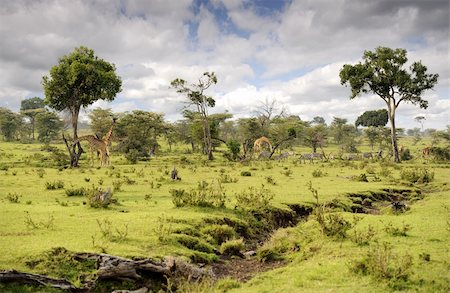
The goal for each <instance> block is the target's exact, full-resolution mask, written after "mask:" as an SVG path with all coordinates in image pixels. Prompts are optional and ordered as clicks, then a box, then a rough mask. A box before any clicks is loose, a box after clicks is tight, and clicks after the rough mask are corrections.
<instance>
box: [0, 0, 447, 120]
mask: <svg viewBox="0 0 450 293" xmlns="http://www.w3.org/2000/svg"><path fill="white" fill-rule="evenodd" d="M261 5H265V6H264V7H262V6H261ZM449 6H450V4H449V3H448V1H446V0H442V1H441V0H434V1H391V0H380V1H370V0H362V1H345V0H338V1H328V0H292V1H290V0H289V1H284V2H279V1H249V0H209V1H201V2H198V1H193V0H155V1H145V0H108V1H107V0H100V1H83V0H74V1H56V0H41V1H29V0H6V1H2V5H1V7H0V39H1V40H2V42H1V45H0V46H1V50H0V75H1V76H2V78H1V79H0V106H6V107H9V108H12V109H14V110H18V108H19V105H20V101H21V100H22V99H24V98H26V97H30V96H35V95H38V96H43V93H42V87H41V84H40V83H41V78H42V76H43V75H47V74H48V72H49V69H50V68H51V66H53V65H55V64H56V63H57V61H58V58H59V57H61V56H62V55H64V54H68V53H70V52H71V51H72V50H73V48H74V47H77V46H79V45H86V46H88V47H90V48H92V49H94V50H95V52H96V54H97V55H98V56H99V57H101V58H104V59H106V60H107V61H110V62H113V63H114V64H115V65H116V67H117V71H118V73H119V75H120V76H121V77H122V80H123V91H122V92H121V93H120V94H119V96H118V97H117V99H116V100H115V101H114V102H112V103H105V102H97V103H96V104H94V105H93V107H94V106H102V107H111V108H113V110H115V111H129V110H133V109H138V108H139V109H144V110H149V111H156V112H164V113H166V117H167V118H170V119H177V118H179V117H180V114H179V113H180V110H181V109H182V107H183V103H182V101H183V99H184V98H183V97H182V96H180V95H178V94H177V93H176V92H175V91H174V90H173V89H170V86H169V85H170V81H171V80H173V79H174V78H177V77H180V78H183V79H186V80H187V81H189V82H195V81H196V80H197V78H198V77H199V76H201V74H202V73H203V72H205V71H214V72H216V74H217V76H218V79H219V83H218V84H217V85H216V86H214V87H213V88H211V90H210V91H209V92H208V93H209V94H211V95H213V96H214V97H215V98H216V100H217V107H216V109H214V111H215V112H218V111H225V110H229V111H230V112H231V113H233V114H235V116H236V117H243V116H250V115H252V114H253V111H254V110H255V107H256V105H257V104H258V101H262V100H265V99H266V98H268V99H276V100H277V101H278V102H279V103H281V104H284V105H285V106H287V107H288V109H289V111H290V112H291V113H292V114H294V115H300V117H302V118H303V119H305V120H308V119H311V118H312V117H314V116H317V115H320V116H323V117H325V118H326V119H327V121H328V122H330V121H331V119H332V117H333V116H338V117H344V118H348V119H349V121H354V119H356V117H357V116H358V115H360V114H362V113H363V112H364V111H366V110H372V109H377V108H382V107H384V105H383V102H382V101H381V100H380V99H378V98H376V97H361V98H357V99H354V100H349V98H348V96H349V89H348V88H345V87H343V86H341V85H340V83H339V77H338V72H339V69H340V67H341V66H342V64H344V63H355V62H358V60H360V59H361V57H362V54H363V51H364V50H367V49H369V50H373V49H374V48H376V47H378V46H380V45H381V46H390V47H394V48H397V47H402V48H406V49H407V50H408V52H409V55H408V56H409V59H410V60H412V61H414V60H422V62H423V63H424V64H425V65H427V66H428V68H429V70H430V72H433V73H439V75H440V77H439V84H438V85H437V86H436V89H435V91H432V92H427V93H425V95H424V96H425V97H426V98H427V99H429V108H428V109H427V110H422V109H419V108H418V107H413V106H410V105H401V106H400V108H399V112H398V123H399V126H400V127H409V126H411V121H413V117H415V116H417V115H419V114H421V115H424V116H426V118H427V120H426V125H428V126H427V127H436V128H444V127H445V125H446V124H450V123H449V118H448V117H449V116H450V105H449V100H450V97H449V94H448V93H449V88H450V64H449V63H450V58H449V27H450V25H449V22H450V20H449V11H450V9H449Z"/></svg>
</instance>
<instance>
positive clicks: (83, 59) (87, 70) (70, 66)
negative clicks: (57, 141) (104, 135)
mask: <svg viewBox="0 0 450 293" xmlns="http://www.w3.org/2000/svg"><path fill="white" fill-rule="evenodd" d="M115 71H116V68H115V66H114V64H112V63H109V62H106V61H105V60H103V59H100V58H98V57H97V56H95V55H94V51H93V50H92V49H89V48H86V47H83V46H81V47H78V48H75V50H74V51H73V52H72V53H70V54H69V55H65V56H63V57H62V58H60V59H59V62H58V65H55V66H53V67H52V68H51V69H50V76H44V77H43V78H42V85H43V87H44V92H45V102H46V104H47V105H49V106H50V107H51V108H53V109H55V110H57V111H64V110H67V111H69V112H70V115H71V123H72V128H73V139H76V138H78V132H77V130H78V116H79V113H80V109H81V107H87V106H89V105H91V104H93V103H94V102H95V101H97V100H106V101H112V100H114V98H115V96H116V94H117V93H119V92H120V91H121V86H122V81H121V79H120V77H119V76H117V75H116V72H115ZM66 145H67V148H68V150H69V153H70V164H71V166H72V167H76V166H78V160H79V158H80V156H81V153H82V152H83V150H82V148H81V145H80V144H79V143H78V144H75V145H73V146H72V147H69V145H68V144H67V141H66ZM77 147H78V151H77V149H76V148H77Z"/></svg>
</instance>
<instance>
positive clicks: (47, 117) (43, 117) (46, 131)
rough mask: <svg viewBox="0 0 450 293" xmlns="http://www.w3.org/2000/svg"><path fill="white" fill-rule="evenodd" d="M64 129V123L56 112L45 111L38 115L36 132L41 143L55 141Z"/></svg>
mask: <svg viewBox="0 0 450 293" xmlns="http://www.w3.org/2000/svg"><path fill="white" fill-rule="evenodd" d="M62 127H63V122H62V121H61V119H60V118H59V117H58V115H57V114H56V113H54V112H50V111H44V112H41V113H38V114H37V115H36V131H37V133H38V140H39V141H40V142H46V143H48V142H50V141H51V140H53V139H55V138H56V137H57V135H58V133H59V132H60V131H61V129H62Z"/></svg>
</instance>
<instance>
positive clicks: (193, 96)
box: [170, 72, 217, 160]
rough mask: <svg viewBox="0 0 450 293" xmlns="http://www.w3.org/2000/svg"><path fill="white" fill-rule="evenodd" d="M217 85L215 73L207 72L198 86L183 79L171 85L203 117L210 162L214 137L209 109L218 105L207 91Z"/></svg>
mask: <svg viewBox="0 0 450 293" xmlns="http://www.w3.org/2000/svg"><path fill="white" fill-rule="evenodd" d="M216 83H217V77H216V74H215V73H214V72H205V73H203V75H202V76H201V77H200V78H199V79H198V83H197V84H188V83H187V81H185V80H184V79H181V78H177V79H174V80H172V82H171V83H170V85H171V86H172V87H173V88H175V89H176V91H177V92H178V93H181V94H185V95H186V97H187V99H188V101H187V103H188V105H192V106H194V107H195V108H196V111H197V113H198V114H199V115H200V117H201V121H202V125H203V141H204V147H205V148H204V150H205V152H206V154H207V155H208V160H212V159H213V153H212V147H213V146H212V137H211V129H210V124H209V113H208V109H209V108H212V107H214V106H215V105H216V101H215V100H214V99H213V98H212V97H210V96H207V95H206V94H205V91H206V90H207V89H208V88H209V87H210V86H212V85H213V84H216Z"/></svg>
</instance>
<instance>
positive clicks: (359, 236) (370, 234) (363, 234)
mask: <svg viewBox="0 0 450 293" xmlns="http://www.w3.org/2000/svg"><path fill="white" fill-rule="evenodd" d="M376 235H377V231H376V230H375V229H374V228H373V227H372V226H371V225H369V226H368V227H367V229H366V230H356V229H355V230H353V234H352V235H351V240H352V241H353V242H355V243H356V244H358V245H361V246H362V245H369V243H370V241H372V239H374V237H376Z"/></svg>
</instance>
